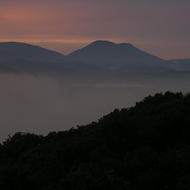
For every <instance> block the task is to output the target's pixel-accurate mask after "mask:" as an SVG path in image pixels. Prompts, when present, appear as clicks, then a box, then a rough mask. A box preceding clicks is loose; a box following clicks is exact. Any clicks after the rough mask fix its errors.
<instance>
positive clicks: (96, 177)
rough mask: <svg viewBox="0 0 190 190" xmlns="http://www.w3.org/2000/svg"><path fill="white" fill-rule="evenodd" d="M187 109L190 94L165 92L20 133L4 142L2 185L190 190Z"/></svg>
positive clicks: (8, 189) (5, 188) (5, 189)
mask: <svg viewBox="0 0 190 190" xmlns="http://www.w3.org/2000/svg"><path fill="white" fill-rule="evenodd" d="M189 115H190V95H186V96H184V95H182V94H181V93H175V94H174V93H170V92H167V93H165V94H156V95H155V96H148V97H147V98H145V99H144V100H143V101H141V102H138V103H137V104H136V106H135V107H131V108H128V109H122V110H115V111H113V112H112V113H110V114H108V115H106V116H104V117H103V118H101V119H100V120H99V121H98V122H93V123H91V124H89V125H86V126H79V127H78V128H72V129H70V130H68V131H62V132H51V133H50V134H48V135H47V136H45V137H43V136H39V135H34V134H23V133H17V134H15V135H13V136H12V137H9V138H8V139H7V140H6V141H5V142H4V143H3V144H0V189H2V190H13V189H19V190H26V189H27V190H34V189H36V190H46V189H47V190H63V189H66V190H95V189H99V190H108V189H110V190H126V189H129V190H142V189H143V190H144V189H146V190H163V189H166V190H174V189H176V190H187V189H190V180H189V179H190V176H189V173H190V163H189V159H190V139H189V136H190V118H189ZM13 127H14V126H13Z"/></svg>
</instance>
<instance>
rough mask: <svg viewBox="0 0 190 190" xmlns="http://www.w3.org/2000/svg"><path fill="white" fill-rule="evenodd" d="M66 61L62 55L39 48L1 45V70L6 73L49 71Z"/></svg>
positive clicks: (18, 44) (22, 44)
mask: <svg viewBox="0 0 190 190" xmlns="http://www.w3.org/2000/svg"><path fill="white" fill-rule="evenodd" d="M65 61H66V57H65V56H64V55H62V54H60V53H57V52H54V51H51V50H48V49H45V48H41V47H38V46H34V45H30V44H26V43H18V42H4V43H0V69H1V70H5V71H34V70H38V71H40V70H47V69H48V67H51V69H53V67H57V64H60V63H63V62H65Z"/></svg>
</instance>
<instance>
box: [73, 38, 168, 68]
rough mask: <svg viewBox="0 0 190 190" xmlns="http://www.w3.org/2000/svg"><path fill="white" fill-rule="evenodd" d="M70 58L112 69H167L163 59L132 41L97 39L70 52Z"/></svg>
mask: <svg viewBox="0 0 190 190" xmlns="http://www.w3.org/2000/svg"><path fill="white" fill-rule="evenodd" d="M69 58H71V59H75V60H80V61H81V62H84V63H86V64H91V65H97V66H99V67H103V68H109V69H112V70H120V69H121V70H123V69H124V70H125V71H137V72H139V71H142V70H143V71H158V70H166V65H164V64H163V63H164V62H165V61H164V60H163V59H161V58H159V57H156V56H153V55H151V54H149V53H146V52H145V51H142V50H140V49H138V48H136V47H135V46H133V45H132V44H130V43H119V44H117V43H113V42H109V41H95V42H93V43H91V44H89V45H88V46H86V47H84V48H81V49H79V50H77V51H74V52H73V53H71V54H69Z"/></svg>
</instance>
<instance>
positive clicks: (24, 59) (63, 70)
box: [0, 41, 190, 75]
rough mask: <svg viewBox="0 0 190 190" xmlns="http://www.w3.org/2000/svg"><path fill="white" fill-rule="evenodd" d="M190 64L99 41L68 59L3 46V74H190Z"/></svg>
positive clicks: (0, 47)
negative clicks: (169, 72)
mask: <svg viewBox="0 0 190 190" xmlns="http://www.w3.org/2000/svg"><path fill="white" fill-rule="evenodd" d="M189 65H190V64H189V60H169V61H168V60H164V59H161V58H159V57H157V56H154V55H151V54H149V53H147V52H145V51H142V50H140V49H138V48H136V47H135V46H133V45H132V44H129V43H119V44H117V43H113V42H109V41H95V42H93V43H91V44H89V45H87V46H86V47H84V48H81V49H79V50H76V51H74V52H73V53H71V54H69V55H67V56H65V55H63V54H61V53H58V52H55V51H51V50H48V49H45V48H42V47H39V46H34V45H30V44H26V43H18V42H4V43H0V71H1V72H27V73H55V74H58V73H60V74H71V73H75V74H97V73H103V74H110V73H114V74H117V75H120V74H127V73H134V72H136V73H146V72H148V73H152V72H165V71H190V66H189Z"/></svg>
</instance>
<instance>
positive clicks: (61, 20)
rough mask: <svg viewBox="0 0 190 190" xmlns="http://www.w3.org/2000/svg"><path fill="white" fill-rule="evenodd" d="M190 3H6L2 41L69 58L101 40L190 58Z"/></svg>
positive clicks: (1, 5)
mask: <svg viewBox="0 0 190 190" xmlns="http://www.w3.org/2000/svg"><path fill="white" fill-rule="evenodd" d="M189 20H190V1H189V0H32V1H31V0H0V41H19V42H27V43H32V44H36V45H40V46H42V47H46V48H49V49H53V50H56V51H59V52H61V53H64V54H68V53H70V52H71V51H74V50H76V49H78V48H80V47H83V46H85V45H87V44H88V43H90V42H92V41H95V40H110V41H114V42H127V43H132V44H133V45H135V46H137V47H139V48H141V49H144V50H146V51H148V52H150V53H152V54H154V55H157V56H160V57H162V58H165V59H175V58H190V35H189V34H190V24H189Z"/></svg>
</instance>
